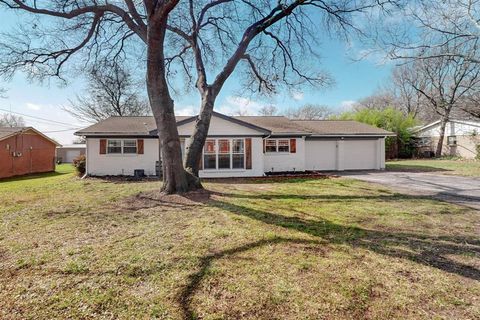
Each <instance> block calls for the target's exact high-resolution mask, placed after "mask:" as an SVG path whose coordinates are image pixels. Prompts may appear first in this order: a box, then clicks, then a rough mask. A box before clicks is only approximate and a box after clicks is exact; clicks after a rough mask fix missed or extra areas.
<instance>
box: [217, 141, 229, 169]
mask: <svg viewBox="0 0 480 320" xmlns="http://www.w3.org/2000/svg"><path fill="white" fill-rule="evenodd" d="M218 169H230V140H228V139H219V140H218Z"/></svg>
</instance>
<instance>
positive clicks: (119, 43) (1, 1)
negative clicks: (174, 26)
mask: <svg viewBox="0 0 480 320" xmlns="http://www.w3.org/2000/svg"><path fill="white" fill-rule="evenodd" d="M178 3H179V0H158V1H157V0H144V1H137V0H124V1H106V0H101V1H98V0H52V1H48V2H47V1H42V2H41V3H40V2H39V1H35V0H0V7H1V8H2V9H3V10H11V11H15V12H17V13H19V14H23V15H22V23H21V25H20V26H18V28H17V29H14V30H13V31H12V32H11V33H10V34H4V35H2V38H1V41H0V74H2V75H3V76H6V77H9V76H12V75H13V74H14V73H16V72H18V71H23V72H25V73H26V74H27V75H28V76H29V77H30V78H32V79H39V80H45V79H47V78H49V77H52V76H53V77H61V78H62V77H63V76H64V75H65V74H67V72H66V70H70V72H71V73H73V72H72V67H73V66H76V67H78V68H79V69H82V70H85V69H86V70H88V69H91V68H94V67H95V66H97V65H98V64H99V63H100V62H102V61H110V62H116V61H121V60H123V59H127V58H130V60H129V61H133V60H135V61H138V60H140V61H146V63H145V64H144V69H145V70H146V82H147V92H148V96H149V100H150V106H151V108H152V113H153V116H154V118H155V121H156V124H157V128H158V133H159V142H160V143H159V154H160V158H161V159H162V168H163V181H164V183H163V186H162V191H163V192H166V193H176V192H185V191H188V190H193V189H196V188H198V187H199V186H200V185H199V180H198V178H195V177H193V176H191V175H189V174H188V173H187V172H186V171H185V170H184V168H183V166H182V154H181V148H180V139H179V136H178V130H177V125H176V119H175V113H174V102H173V100H172V97H171V94H170V88H169V85H168V82H167V74H166V73H167V72H166V56H165V36H166V34H167V22H168V18H169V15H170V14H171V12H172V10H174V9H175V7H176V6H177V5H178ZM143 48H146V53H145V51H144V50H143ZM137 52H140V55H139V54H138V53H137ZM132 58H133V59H132ZM145 58H146V59H145ZM132 63H133V62H132ZM68 67H70V69H68ZM73 71H75V72H78V70H73Z"/></svg>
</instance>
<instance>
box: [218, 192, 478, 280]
mask: <svg viewBox="0 0 480 320" xmlns="http://www.w3.org/2000/svg"><path fill="white" fill-rule="evenodd" d="M212 205H213V206H216V207H218V208H221V209H223V210H227V211H229V212H231V213H234V214H237V215H242V216H245V217H248V218H251V219H255V220H258V221H261V222H263V223H266V224H269V225H275V226H279V227H283V228H287V229H293V230H295V231H298V232H302V233H306V234H309V235H312V236H315V237H319V238H322V239H325V240H328V241H329V242H330V243H336V244H348V245H350V246H352V247H359V248H364V249H367V250H371V251H374V252H376V253H379V254H382V255H387V256H390V257H395V258H402V259H407V260H410V261H414V262H416V263H420V264H423V265H426V266H430V267H435V268H437V269H440V270H442V271H445V272H448V273H452V274H457V275H460V276H464V277H467V278H470V279H473V280H477V281H480V270H479V269H477V268H474V267H472V266H469V265H466V264H462V263H460V262H457V261H453V260H450V259H448V258H446V257H445V256H446V255H449V254H457V255H458V254H466V255H480V240H479V239H478V238H473V237H453V236H452V237H450V236H442V237H432V236H429V235H423V234H415V233H394V232H384V231H377V230H369V229H362V228H358V227H348V226H343V225H340V224H336V223H333V222H331V221H329V220H326V219H317V220H306V219H302V218H299V217H286V216H283V215H281V214H277V213H274V212H268V211H263V210H257V209H251V208H247V207H245V206H240V205H236V204H232V203H229V202H223V201H214V202H212Z"/></svg>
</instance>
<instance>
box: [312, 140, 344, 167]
mask: <svg viewBox="0 0 480 320" xmlns="http://www.w3.org/2000/svg"><path fill="white" fill-rule="evenodd" d="M337 144H338V142H337V140H332V139H330V140H306V141H305V169H306V170H332V171H333V170H337Z"/></svg>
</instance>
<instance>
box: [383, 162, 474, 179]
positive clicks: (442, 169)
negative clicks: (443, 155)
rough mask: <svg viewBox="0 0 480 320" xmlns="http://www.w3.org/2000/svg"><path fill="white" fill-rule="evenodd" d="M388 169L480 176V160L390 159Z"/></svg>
mask: <svg viewBox="0 0 480 320" xmlns="http://www.w3.org/2000/svg"><path fill="white" fill-rule="evenodd" d="M387 170H391V171H407V172H408V171H410V172H435V173H441V174H450V175H459V176H467V177H480V161H478V160H461V159H456V160H455V159H451V160H446V159H432V160H430V159H429V160H400V161H388V162H387Z"/></svg>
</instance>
